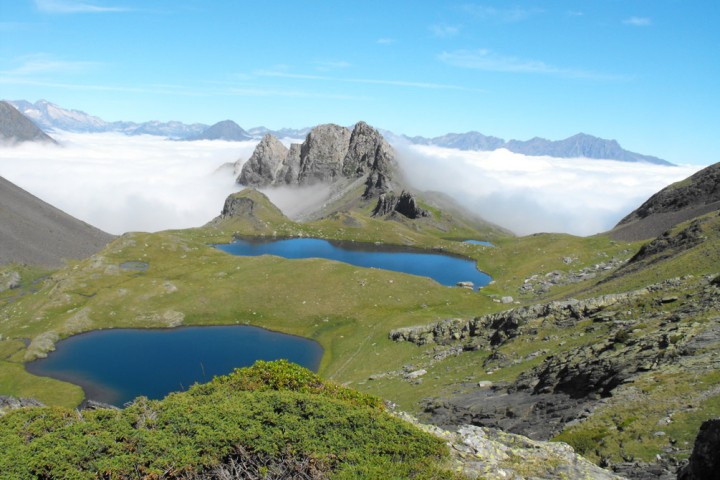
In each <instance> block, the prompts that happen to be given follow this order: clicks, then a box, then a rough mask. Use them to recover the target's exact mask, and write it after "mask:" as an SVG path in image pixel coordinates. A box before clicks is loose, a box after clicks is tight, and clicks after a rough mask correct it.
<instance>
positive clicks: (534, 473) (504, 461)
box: [395, 412, 622, 480]
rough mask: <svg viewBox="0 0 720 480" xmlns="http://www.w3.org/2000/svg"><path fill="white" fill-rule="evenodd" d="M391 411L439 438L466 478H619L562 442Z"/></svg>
mask: <svg viewBox="0 0 720 480" xmlns="http://www.w3.org/2000/svg"><path fill="white" fill-rule="evenodd" d="M395 415H397V416H398V417H400V418H402V419H403V420H406V421H408V422H410V423H413V424H414V425H415V426H417V427H418V428H420V429H421V430H424V431H426V432H429V433H432V434H433V435H435V436H437V437H440V438H442V439H443V440H444V441H445V442H446V443H447V445H448V447H449V449H450V458H451V461H452V462H453V464H454V466H455V470H456V471H458V472H461V473H462V474H463V475H465V476H466V477H467V478H484V479H488V480H503V479H508V478H548V479H549V478H577V479H580V478H583V479H585V478H588V479H590V478H591V479H594V480H615V479H617V480H620V479H622V477H619V476H617V475H615V474H613V473H612V472H610V471H608V470H604V469H602V468H600V467H598V466H597V465H594V464H592V463H590V462H589V461H587V460H586V459H584V458H583V457H581V456H580V455H578V454H576V453H575V451H574V450H573V449H572V447H570V446H569V445H567V444H565V443H560V442H542V441H536V440H531V439H529V438H527V437H523V436H521V435H514V434H511V433H506V432H502V431H500V430H497V429H494V428H485V427H478V426H475V425H462V426H460V427H458V428H457V429H456V430H455V431H453V432H450V431H447V430H443V429H442V428H438V427H435V426H432V425H425V424H422V423H419V422H418V421H417V420H416V419H415V418H413V417H411V416H410V415H407V414H405V413H401V412H398V413H396V414H395ZM521 472H522V473H521Z"/></svg>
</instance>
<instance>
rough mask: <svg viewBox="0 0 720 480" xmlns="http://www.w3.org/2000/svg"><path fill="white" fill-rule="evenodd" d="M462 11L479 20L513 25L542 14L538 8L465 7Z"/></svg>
mask: <svg viewBox="0 0 720 480" xmlns="http://www.w3.org/2000/svg"><path fill="white" fill-rule="evenodd" d="M463 10H464V11H465V12H467V13H468V14H470V15H472V16H474V17H476V18H479V19H481V20H494V21H500V22H505V23H515V22H521V21H523V20H527V19H528V18H530V17H532V16H533V15H536V14H538V13H542V10H540V9H538V8H520V7H513V8H495V7H489V6H486V5H465V6H463Z"/></svg>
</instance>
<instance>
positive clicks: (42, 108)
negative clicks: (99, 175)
mask: <svg viewBox="0 0 720 480" xmlns="http://www.w3.org/2000/svg"><path fill="white" fill-rule="evenodd" d="M9 103H10V104H12V105H13V106H15V108H17V109H18V111H19V112H20V113H22V114H23V115H25V116H26V117H28V118H29V119H31V120H32V121H33V122H35V124H36V125H37V126H38V127H40V128H42V129H43V130H46V131H47V130H66V131H69V132H104V131H107V129H108V125H109V124H108V123H107V122H106V121H104V120H103V119H101V118H98V117H93V116H92V115H88V114H87V113H85V112H81V111H79V110H66V109H64V108H61V107H58V106H57V105H55V104H54V103H50V102H48V101H47V100H39V101H37V102H35V103H34V104H33V103H30V102H27V101H25V100H17V101H10V102H9Z"/></svg>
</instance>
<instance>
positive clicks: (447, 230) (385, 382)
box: [0, 191, 720, 461]
mask: <svg viewBox="0 0 720 480" xmlns="http://www.w3.org/2000/svg"><path fill="white" fill-rule="evenodd" d="M238 196H239V198H242V199H246V200H247V201H246V204H245V206H246V207H248V210H247V211H246V212H245V213H244V214H243V215H241V216H235V217H230V216H228V217H226V218H221V219H217V220H216V221H213V222H211V223H210V224H208V225H207V226H205V227H203V228H197V229H190V230H184V231H167V232H160V233H155V234H147V233H130V234H126V235H123V236H122V237H120V238H118V239H117V240H115V241H114V242H112V243H111V244H110V245H109V246H108V247H107V248H106V249H105V250H103V251H102V252H100V253H99V254H97V255H95V256H93V257H91V258H89V259H87V260H84V261H81V262H77V263H74V264H71V265H68V266H67V267H66V268H63V269H60V270H57V271H54V272H50V273H49V274H48V273H47V272H40V271H33V270H26V269H18V268H14V270H18V271H20V272H21V273H22V285H21V287H20V288H19V289H14V290H8V291H5V292H0V335H1V337H0V362H1V363H0V394H10V395H15V396H31V397H34V398H37V399H39V400H41V401H43V402H45V403H47V404H50V405H62V406H65V407H72V406H75V405H77V404H78V403H79V402H80V400H81V399H82V392H81V391H80V390H79V388H78V387H76V386H73V385H70V384H67V383H62V382H56V381H50V380H48V379H43V378H38V377H34V376H32V375H29V374H27V373H26V372H25V371H24V369H23V368H22V364H23V363H24V362H27V361H31V360H32V359H33V358H37V357H39V356H43V355H45V354H47V352H49V351H51V350H52V349H53V346H54V343H55V342H56V341H58V340H59V339H62V338H65V337H67V336H70V335H73V334H76V333H79V332H83V331H89V330H95V329H101V328H119V327H172V326H177V325H211V324H212V325H216V324H249V325H257V326H261V327H265V328H269V329H273V330H278V331H281V332H286V333H292V334H297V335H301V336H305V337H308V338H313V339H315V340H317V341H318V342H319V343H320V344H321V345H322V347H323V348H324V349H325V355H324V357H323V360H322V364H321V366H320V371H319V374H320V375H321V376H322V377H324V378H328V379H331V380H333V381H335V382H339V383H342V384H345V385H352V387H353V388H356V389H358V390H360V391H364V392H369V393H372V394H373V395H376V396H378V397H381V398H383V399H388V400H392V401H394V402H397V403H398V404H399V405H400V407H401V408H403V409H406V410H409V411H412V412H416V413H422V409H423V405H425V403H424V402H422V401H423V399H426V398H439V397H453V396H460V395H463V394H466V393H468V392H475V391H477V389H478V384H479V382H481V381H491V382H492V383H494V384H496V385H506V386H507V385H509V386H512V385H514V384H515V383H514V382H519V381H521V380H522V379H523V378H524V377H523V375H524V374H526V373H527V372H533V371H539V370H537V369H540V368H541V367H543V366H544V365H546V364H547V362H550V361H551V360H550V359H552V358H555V359H561V360H562V359H564V361H566V362H568V364H569V365H574V364H573V363H572V354H573V353H574V352H579V351H580V352H584V351H586V350H587V351H588V352H590V350H589V349H592V348H594V346H595V345H601V344H602V345H606V346H607V350H606V351H607V352H613V351H617V352H620V353H623V352H629V351H634V350H632V349H628V348H626V347H627V346H628V345H630V346H632V345H633V341H637V340H639V339H642V338H644V337H649V338H650V337H652V338H654V337H653V336H654V335H659V337H658V338H661V337H662V335H670V336H668V337H667V338H666V340H668V342H669V341H670V339H671V336H672V335H674V334H677V335H682V337H680V338H676V339H675V343H677V344H678V346H679V347H682V346H683V345H686V344H688V342H690V341H691V340H692V339H693V338H699V337H702V335H706V334H708V333H707V332H712V331H714V330H712V329H713V328H715V327H714V325H716V323H717V320H716V319H717V318H718V316H719V315H720V314H719V313H718V312H717V306H716V305H715V304H712V302H709V301H708V302H706V303H704V304H703V305H705V307H704V308H703V310H702V311H701V312H699V311H694V310H692V308H691V307H692V305H693V304H694V301H695V299H698V298H701V297H702V298H705V297H707V296H708V295H710V294H711V293H712V292H714V291H715V290H712V289H713V288H714V289H717V286H716V284H715V283H712V282H711V281H710V280H711V279H712V278H713V277H712V275H714V274H716V273H718V270H720V268H719V265H720V258H718V251H720V249H719V248H718V245H720V234H719V233H718V229H719V225H720V218H718V217H717V215H716V214H715V216H713V215H708V216H706V217H703V219H701V221H700V222H699V223H697V224H695V225H690V224H684V225H681V226H678V227H677V228H676V230H675V231H674V232H672V233H671V234H669V235H668V237H667V238H666V239H664V240H661V241H660V242H659V243H658V244H656V245H654V246H651V247H648V248H645V251H644V253H642V255H640V256H639V257H638V256H636V254H638V252H639V251H641V247H642V246H643V243H624V242H616V241H612V240H611V239H610V238H609V237H607V236H602V235H599V236H595V237H590V238H579V237H573V236H570V235H562V234H539V235H532V236H528V237H522V238H516V237H512V236H509V235H507V234H506V233H504V232H502V231H501V230H498V229H494V228H492V227H487V228H481V229H479V228H477V227H476V226H474V225H473V224H472V222H468V221H465V220H464V219H460V218H457V217H454V216H451V215H447V214H444V213H442V212H440V211H439V210H436V209H432V208H431V207H429V206H427V205H423V208H428V209H430V210H431V211H432V213H433V215H432V217H430V218H427V219H420V220H415V221H410V220H407V219H404V218H398V217H397V216H395V217H392V218H387V219H380V218H372V217H370V216H369V212H370V210H371V209H372V205H370V204H362V203H358V204H356V205H354V206H352V208H347V209H346V210H343V211H339V212H337V213H335V214H332V215H330V216H329V217H326V218H323V219H320V220H316V221H312V222H307V223H302V224H301V223H295V222H292V221H290V220H289V219H287V218H286V217H284V216H283V215H282V214H281V213H280V212H279V211H278V210H277V209H276V208H274V206H272V204H270V203H269V202H268V201H267V199H266V198H265V197H264V196H262V195H260V194H258V193H257V192H254V191H246V192H241V193H240V194H238ZM243 202H245V200H243ZM234 235H262V236H277V237H285V236H292V237H297V236H308V237H317V238H328V239H338V240H352V241H362V242H382V243H386V244H397V245H406V246H414V247H419V248H426V249H432V250H435V251H445V252H448V253H454V254H460V255H464V256H466V257H469V258H472V259H473V260H475V261H476V262H477V264H478V268H479V269H480V270H483V271H485V272H487V273H489V274H490V275H491V276H492V277H493V279H494V283H492V284H491V285H489V286H487V287H485V288H483V289H482V290H480V291H479V292H477V291H471V290H467V289H462V288H455V287H444V286H441V285H439V284H437V283H435V282H434V281H432V280H430V279H426V278H420V277H415V276H410V275H404V274H400V273H394V272H388V271H382V270H376V269H364V268H359V267H354V266H350V265H345V264H341V263H337V262H332V261H326V260H319V259H314V260H285V259H282V258H278V257H270V256H268V257H235V256H232V255H229V254H226V253H223V252H221V251H218V250H217V249H215V248H213V247H212V245H213V244H215V243H223V242H227V241H230V240H231V239H232V238H233V236H234ZM465 239H480V240H489V241H491V242H492V243H493V244H494V245H495V246H494V247H485V246H481V245H470V244H465V243H462V240H465ZM688 239H689V240H688ZM643 248H644V247H643ZM633 257H634V260H633V261H631V262H628V261H629V260H630V259H633ZM5 270H13V268H11V267H10V268H6V269H5ZM686 275H694V277H693V279H685V280H683V281H682V282H680V283H676V284H675V283H672V282H671V284H668V286H666V287H662V288H659V289H658V290H653V292H655V293H652V294H651V295H649V296H647V297H642V298H640V299H638V300H637V301H633V302H631V303H629V304H627V305H626V304H623V305H624V307H623V309H620V307H618V308H614V307H613V309H611V310H609V311H608V312H607V313H608V317H607V318H608V319H610V320H598V318H599V317H598V318H596V317H593V316H588V317H582V318H578V319H575V320H573V321H572V322H553V321H543V320H542V319H540V320H537V321H535V320H533V321H531V322H529V323H527V324H526V325H523V326H522V327H521V329H520V331H521V334H519V335H517V336H515V337H512V338H508V339H506V340H504V341H503V343H502V344H500V345H490V344H485V343H483V342H482V341H473V342H474V343H473V342H470V343H469V344H465V343H463V342H455V343H453V342H450V343H448V344H430V345H424V346H417V345H414V344H412V343H410V342H402V343H398V342H394V341H392V340H391V339H390V338H389V333H390V331H391V330H393V329H396V328H401V327H409V326H414V325H424V324H432V323H433V322H439V321H443V320H446V319H451V318H457V319H460V320H461V321H469V320H471V319H473V318H475V317H480V316H483V315H487V314H491V313H494V312H501V311H505V310H508V309H509V308H517V307H519V306H522V305H532V304H537V303H542V302H550V301H553V300H561V299H565V298H570V297H573V298H580V299H588V298H593V297H598V296H600V295H605V294H609V293H620V292H627V291H632V290H637V289H642V288H645V287H648V286H649V285H658V284H662V283H663V282H665V281H667V280H668V279H673V278H676V277H682V276H686ZM707 289H710V290H708V291H709V292H710V293H707V292H706V290H707ZM703 292H705V293H703ZM703 295H705V296H703ZM503 297H513V300H512V301H513V303H510V304H505V303H501V302H500V300H501V298H503ZM665 297H667V298H671V297H677V299H676V300H674V301H668V302H664V301H663V298H665ZM678 312H680V313H682V314H683V316H681V317H680V318H681V319H680V320H679V321H673V320H672V319H671V317H672V316H673V315H675V314H677V313H678ZM603 318H605V317H603ZM533 322H535V323H533ZM696 324H697V325H696ZM668 325H670V327H673V326H675V325H677V326H678V327H682V328H680V330H678V331H677V332H675V331H674V330H672V329H671V328H670V327H668ZM708 335H709V334H708ZM672 338H674V337H672ZM690 345H691V346H692V345H694V344H690ZM706 350H707V348H706V349H705V350H703V349H702V348H696V349H695V350H693V352H692V353H691V354H689V355H681V357H682V358H683V362H665V363H662V362H661V364H659V365H660V367H661V368H660V367H658V368H655V367H652V366H651V367H652V368H650V369H649V370H648V371H647V372H635V373H633V374H632V375H630V376H629V377H627V378H625V379H624V380H623V382H624V383H623V384H622V385H621V386H619V387H618V389H617V390H613V391H612V392H610V393H609V394H608V395H605V394H600V393H598V394H597V399H595V400H602V399H604V400H603V403H602V408H595V407H593V408H594V410H593V411H594V412H596V413H593V414H592V415H590V416H588V417H586V418H585V419H584V420H583V421H581V422H576V423H575V424H574V425H573V426H572V427H568V428H567V429H565V430H564V432H563V433H561V435H560V437H559V438H562V439H564V440H566V441H569V442H570V443H571V444H573V445H575V446H576V447H578V448H579V449H580V450H581V451H583V452H585V453H586V454H588V455H590V456H591V457H593V458H595V460H596V461H600V460H601V459H612V460H613V461H619V459H622V458H623V456H626V457H627V458H636V459H645V460H651V459H653V458H654V456H655V455H658V454H662V455H670V456H676V457H682V456H683V455H686V454H687V451H688V448H689V446H688V445H687V444H685V443H683V442H690V441H691V439H692V436H693V435H694V433H695V432H696V429H697V425H698V424H699V423H698V422H699V421H701V419H702V418H703V417H707V416H709V415H720V409H719V408H718V398H720V397H719V396H718V385H719V384H720V379H718V378H717V375H715V374H714V373H713V371H712V368H710V370H708V369H707V368H706V365H708V364H707V363H705V362H710V363H709V365H717V363H712V362H716V361H717V359H716V357H715V356H713V355H714V354H713V353H712V349H710V351H706ZM623 354H625V353H623ZM706 354H707V355H709V356H703V355H706ZM668 358H669V357H668ZM421 369H424V370H426V372H427V373H426V374H425V375H423V376H422V377H420V378H418V377H416V378H413V377H412V376H410V375H408V374H409V373H411V372H413V371H417V370H421ZM533 369H536V370H533ZM488 372H491V373H488ZM675 385H676V386H675ZM688 391H692V392H696V394H695V395H696V396H697V400H696V401H695V400H694V401H693V402H692V405H693V407H692V408H691V409H688V408H685V406H683V404H684V403H686V402H685V399H686V398H687V392H688ZM638 392H640V393H638ZM603 395H605V396H603ZM181 398H182V397H181ZM693 398H695V397H693ZM593 405H595V404H593ZM661 405H669V407H664V406H661ZM668 411H669V412H670V413H672V414H673V415H677V416H672V418H673V419H677V421H675V420H673V422H671V426H668V427H667V428H664V429H663V430H662V431H663V432H664V434H663V435H657V436H656V435H655V432H656V431H657V430H654V428H655V427H656V425H657V423H658V422H659V421H660V420H662V419H664V418H666V417H667V415H669V413H668ZM630 425H632V428H629V426H630ZM669 425H670V424H669ZM673 448H674V449H675V450H673Z"/></svg>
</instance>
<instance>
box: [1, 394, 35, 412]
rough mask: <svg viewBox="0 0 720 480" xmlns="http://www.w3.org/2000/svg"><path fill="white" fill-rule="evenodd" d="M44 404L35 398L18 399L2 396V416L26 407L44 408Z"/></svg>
mask: <svg viewBox="0 0 720 480" xmlns="http://www.w3.org/2000/svg"><path fill="white" fill-rule="evenodd" d="M42 406H43V404H42V403H41V402H38V401H37V400H35V399H34V398H17V397H11V396H9V395H0V416H2V415H4V414H6V413H7V412H9V411H10V410H16V409H18V408H26V407H42Z"/></svg>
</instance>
